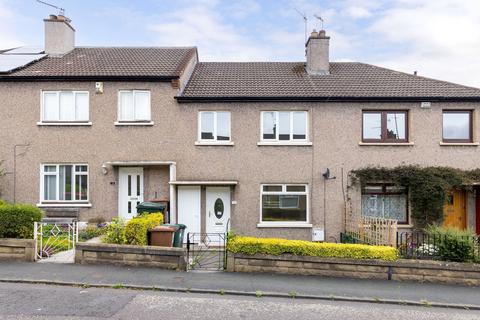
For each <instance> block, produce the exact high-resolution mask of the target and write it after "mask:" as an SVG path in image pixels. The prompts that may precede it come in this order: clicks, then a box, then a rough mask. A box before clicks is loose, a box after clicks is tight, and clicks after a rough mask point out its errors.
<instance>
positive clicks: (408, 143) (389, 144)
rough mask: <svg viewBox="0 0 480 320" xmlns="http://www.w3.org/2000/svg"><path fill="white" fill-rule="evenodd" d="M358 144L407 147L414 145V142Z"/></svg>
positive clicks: (364, 143)
mask: <svg viewBox="0 0 480 320" xmlns="http://www.w3.org/2000/svg"><path fill="white" fill-rule="evenodd" d="M358 145H359V146H380V147H381V146H384V147H385V146H387V147H390V146H398V147H408V146H414V145H415V143H414V142H359V143H358Z"/></svg>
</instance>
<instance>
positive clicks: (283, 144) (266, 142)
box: [257, 141, 313, 147]
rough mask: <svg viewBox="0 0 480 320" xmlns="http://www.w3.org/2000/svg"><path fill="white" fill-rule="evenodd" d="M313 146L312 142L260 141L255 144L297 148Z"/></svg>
mask: <svg viewBox="0 0 480 320" xmlns="http://www.w3.org/2000/svg"><path fill="white" fill-rule="evenodd" d="M311 145H313V143H312V142H308V141H305V142H275V141H272V142H270V141H260V142H257V146H298V147H308V146H311Z"/></svg>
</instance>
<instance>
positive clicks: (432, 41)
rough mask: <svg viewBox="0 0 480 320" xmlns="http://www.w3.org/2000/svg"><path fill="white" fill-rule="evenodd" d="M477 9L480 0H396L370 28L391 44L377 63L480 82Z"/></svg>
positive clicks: (461, 80)
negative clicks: (386, 54)
mask: <svg viewBox="0 0 480 320" xmlns="http://www.w3.org/2000/svg"><path fill="white" fill-rule="evenodd" d="M479 11H480V1H476V0H463V1H460V2H457V1H447V0H437V1H421V2H416V1H412V0H399V1H397V2H396V3H395V6H394V7H393V8H391V9H388V10H387V11H385V12H384V13H383V14H382V16H381V17H380V18H379V19H377V20H376V21H375V22H374V23H373V25H372V26H371V28H370V29H369V31H370V32H371V33H372V34H374V35H375V36H378V37H380V41H383V42H385V43H386V44H387V45H388V44H390V45H391V46H393V47H392V48H393V49H390V50H388V51H389V52H390V56H388V57H386V58H383V59H382V61H379V63H381V64H384V65H387V66H389V67H394V68H398V69H400V70H404V71H408V72H412V71H413V70H418V71H419V73H420V74H422V75H425V76H430V77H434V78H440V79H445V80H448V81H453V82H458V83H464V84H468V85H474V86H480V77H478V74H480V59H479V58H478V53H479V52H480V19H479V15H478V12H479ZM395 46H396V47H397V48H398V49H397V50H395Z"/></svg>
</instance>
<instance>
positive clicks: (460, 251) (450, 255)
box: [426, 226, 478, 262]
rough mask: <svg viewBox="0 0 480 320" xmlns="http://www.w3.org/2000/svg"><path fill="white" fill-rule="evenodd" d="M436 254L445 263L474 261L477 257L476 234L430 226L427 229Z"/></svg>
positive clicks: (468, 231)
mask: <svg viewBox="0 0 480 320" xmlns="http://www.w3.org/2000/svg"><path fill="white" fill-rule="evenodd" d="M426 231H427V234H428V235H429V242H430V244H431V245H433V246H434V247H435V253H436V255H438V257H439V258H440V259H441V260H445V261H458V262H464V261H473V259H474V257H475V242H476V241H478V239H477V237H476V235H475V233H474V232H473V231H470V230H459V229H456V228H444V227H437V226H430V227H428V228H427V229H426Z"/></svg>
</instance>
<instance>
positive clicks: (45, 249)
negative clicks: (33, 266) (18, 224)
mask: <svg viewBox="0 0 480 320" xmlns="http://www.w3.org/2000/svg"><path fill="white" fill-rule="evenodd" d="M34 239H35V240H36V241H35V252H36V257H35V258H36V260H44V261H51V262H73V260H74V257H75V245H76V243H77V242H78V222H76V221H72V220H71V219H55V220H44V221H41V222H34Z"/></svg>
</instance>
